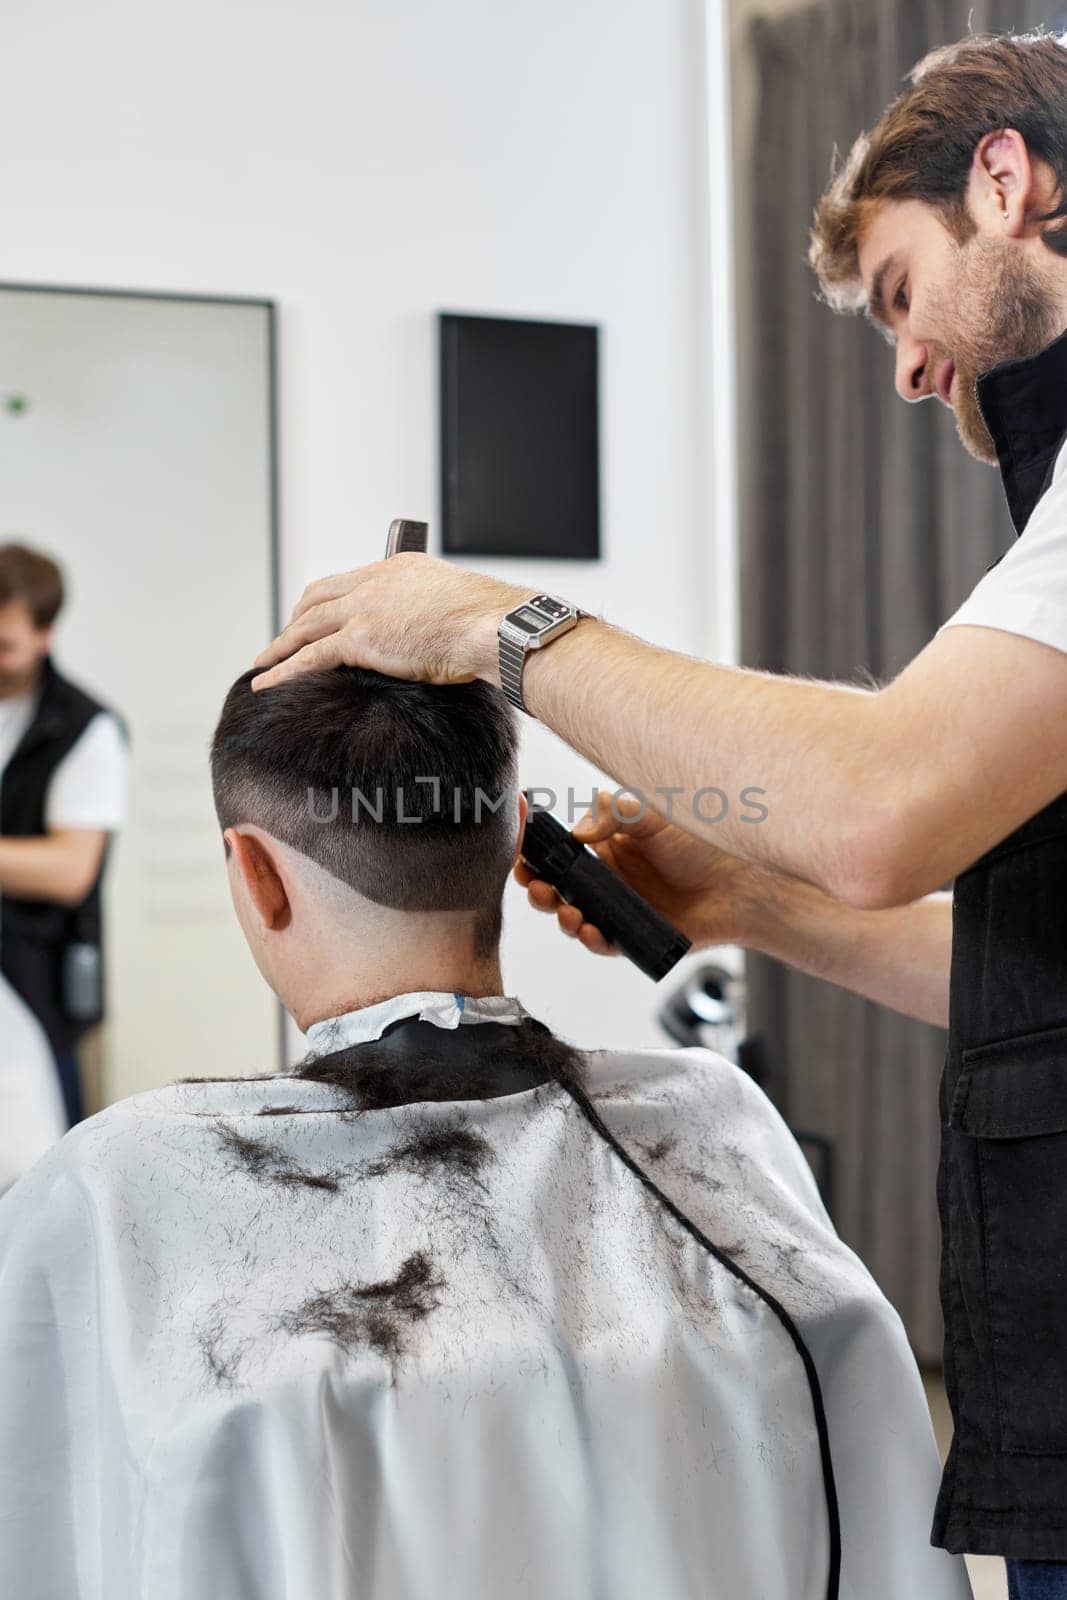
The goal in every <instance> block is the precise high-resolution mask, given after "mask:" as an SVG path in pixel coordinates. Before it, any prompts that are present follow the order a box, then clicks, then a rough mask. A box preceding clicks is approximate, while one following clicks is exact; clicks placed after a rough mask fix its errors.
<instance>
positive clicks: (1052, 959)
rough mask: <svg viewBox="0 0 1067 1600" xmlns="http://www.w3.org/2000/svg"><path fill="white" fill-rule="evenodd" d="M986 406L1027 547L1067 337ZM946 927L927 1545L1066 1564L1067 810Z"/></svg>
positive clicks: (995, 852) (1023, 845)
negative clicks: (938, 1434)
mask: <svg viewBox="0 0 1067 1600" xmlns="http://www.w3.org/2000/svg"><path fill="white" fill-rule="evenodd" d="M978 399H979V404H980V406H981V410H982V414H983V416H984V418H985V420H986V423H987V426H988V427H989V431H990V434H991V435H992V438H993V441H994V444H995V445H996V449H997V454H998V458H999V462H1000V467H1001V473H1002V476H1003V480H1004V488H1005V493H1006V495H1007V500H1008V506H1009V509H1010V511H1011V516H1012V521H1013V523H1014V525H1015V529H1016V532H1017V533H1021V532H1022V531H1023V529H1024V527H1025V526H1026V523H1027V522H1028V521H1029V518H1030V515H1031V513H1032V511H1033V509H1034V506H1035V505H1036V504H1037V501H1038V500H1039V499H1040V498H1041V496H1042V494H1043V493H1044V492H1045V490H1046V489H1047V487H1048V484H1049V481H1050V478H1051V475H1052V469H1053V466H1054V464H1055V460H1056V457H1057V455H1058V453H1059V450H1060V448H1061V446H1062V445H1063V443H1064V440H1065V437H1067V335H1063V336H1061V337H1060V338H1058V339H1057V340H1056V341H1055V342H1054V343H1053V344H1051V345H1049V346H1048V347H1047V348H1046V349H1045V350H1043V351H1042V352H1041V353H1040V354H1039V355H1037V356H1034V357H1032V358H1030V359H1028V360H1025V361H1015V362H1008V363H1005V364H1004V365H1003V366H1000V367H997V368H995V369H994V370H993V371H992V372H990V373H987V374H986V375H985V376H984V377H983V378H981V379H980V381H979V385H978ZM1063 531H1064V560H1065V562H1067V526H1065V527H1064V530H1063ZM952 916H953V931H952V968H951V980H950V1007H949V1042H948V1051H947V1055H946V1059H945V1069H944V1074H943V1077H942V1081H941V1097H940V1098H941V1118H942V1135H941V1164H940V1172H939V1176H938V1204H939V1209H940V1213H941V1228H942V1243H943V1254H942V1268H941V1303H942V1307H943V1310H944V1317H945V1383H946V1387H947V1390H948V1396H949V1402H950V1404H951V1407H952V1414H953V1417H954V1419H955V1425H956V1431H955V1438H954V1441H953V1445H952V1450H951V1453H950V1455H949V1459H948V1463H947V1465H946V1468H945V1476H944V1481H943V1484H942V1488H941V1493H940V1496H939V1498H938V1504H937V1512H936V1516H935V1521H934V1536H933V1537H934V1543H935V1544H939V1545H944V1546H945V1547H946V1548H947V1549H949V1550H951V1551H954V1552H962V1551H971V1552H976V1553H980V1554H990V1555H1005V1556H1009V1557H1017V1558H1021V1559H1027V1560H1038V1561H1040V1560H1044V1561H1055V1560H1062V1561H1067V794H1063V795H1060V796H1059V797H1058V798H1057V799H1056V800H1054V801H1053V802H1052V803H1051V804H1050V805H1048V806H1046V807H1045V809H1044V810H1043V811H1041V812H1039V813H1038V814H1037V815H1036V816H1034V817H1031V818H1030V820H1029V821H1028V822H1025V823H1024V824H1023V826H1022V827H1021V828H1017V829H1016V830H1015V832H1014V833H1012V834H1010V835H1009V836H1008V837H1007V838H1005V839H1002V840H1001V841H1000V843H999V844H997V845H995V846H994V848H993V849H992V850H989V851H987V853H986V854H985V855H984V856H982V857H981V859H980V860H978V861H976V862H975V863H974V865H973V866H971V867H969V868H968V869H967V871H965V872H962V873H961V874H960V875H959V877H958V878H957V879H956V882H955V887H954V893H953V910H952Z"/></svg>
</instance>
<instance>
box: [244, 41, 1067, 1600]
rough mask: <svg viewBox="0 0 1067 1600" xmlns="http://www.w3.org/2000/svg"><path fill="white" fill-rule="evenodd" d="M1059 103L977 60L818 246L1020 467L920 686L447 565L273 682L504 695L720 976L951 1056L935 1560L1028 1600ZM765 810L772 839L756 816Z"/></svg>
mask: <svg viewBox="0 0 1067 1600" xmlns="http://www.w3.org/2000/svg"><path fill="white" fill-rule="evenodd" d="M1065 104H1067V52H1065V51H1064V50H1063V48H1062V47H1061V46H1060V45H1059V44H1058V43H1057V42H1056V41H1055V40H1052V39H1045V40H1044V41H1040V42H1038V43H1037V44H1034V43H1033V41H1026V40H1014V39H1004V38H1002V39H999V40H994V41H992V42H990V41H986V40H981V39H979V40H975V41H972V42H971V43H970V44H965V45H964V46H961V47H960V51H959V52H958V55H955V56H952V57H944V58H943V59H941V60H940V61H935V62H934V63H933V64H932V65H930V66H929V67H928V69H927V70H926V71H925V72H924V74H923V75H922V77H921V78H917V80H916V82H915V84H914V86H913V87H912V88H911V89H908V90H905V92H904V94H903V95H902V97H901V99H900V100H899V101H898V102H896V103H895V104H894V106H892V107H890V109H889V111H888V112H887V113H886V114H885V116H884V117H883V119H882V121H881V122H880V123H879V125H878V127H876V129H875V130H874V132H873V133H872V135H871V136H870V144H869V146H868V147H867V148H866V151H864V150H863V149H860V150H859V151H858V153H857V154H856V155H855V156H854V158H852V159H850V161H849V162H848V163H846V165H845V167H844V169H843V171H842V174H841V175H840V177H839V178H838V179H837V180H836V181H835V183H834V185H833V187H832V188H831V190H830V191H828V193H827V195H826V196H825V197H824V200H823V202H822V205H821V207H820V211H819V213H818V216H817V222H816V230H815V235H814V246H813V261H814V264H815V266H816V268H817V270H818V272H819V276H820V280H821V283H822V287H823V290H824V293H825V294H826V295H827V297H828V298H829V299H831V301H832V302H833V303H835V304H837V305H838V306H840V307H842V308H846V307H847V308H849V309H856V308H857V307H863V308H865V309H866V310H867V312H868V314H869V315H870V316H871V317H872V318H874V319H875V320H876V321H877V322H879V324H880V325H881V326H882V327H883V328H884V330H885V331H886V333H887V335H888V337H889V339H890V341H891V343H892V344H893V345H894V346H895V350H896V386H897V389H898V391H899V392H900V394H901V395H902V397H903V398H905V399H907V400H921V399H926V398H929V397H933V396H936V397H937V398H939V399H940V400H941V401H942V402H943V403H944V404H946V405H948V406H950V407H951V408H952V410H953V411H954V413H955V417H956V422H957V427H958V430H959V433H960V436H961V439H962V441H963V443H964V445H965V446H966V447H967V448H968V449H969V450H970V451H971V453H972V454H974V455H976V456H978V457H979V458H980V459H983V460H986V461H988V462H990V463H991V464H997V465H999V467H1000V470H1001V472H1002V475H1003V481H1004V486H1005V490H1006V494H1007V499H1008V505H1009V508H1010V511H1011V515H1012V517H1013V519H1014V523H1015V527H1016V530H1017V532H1018V533H1019V534H1020V535H1021V537H1019V539H1018V540H1017V542H1016V544H1015V545H1014V546H1013V548H1012V549H1011V550H1010V551H1009V552H1008V554H1007V555H1006V556H1005V557H1004V558H1002V560H1001V561H1000V562H999V563H997V564H995V565H994V566H993V568H992V569H991V570H990V571H989V572H988V573H987V575H986V576H985V577H984V579H983V580H982V581H981V582H980V583H979V584H978V586H977V588H976V589H975V591H974V593H973V594H972V596H971V597H970V599H969V600H968V601H967V602H966V603H965V604H964V605H963V607H962V608H961V609H960V611H959V612H957V613H956V614H955V615H954V616H953V617H952V618H951V619H950V622H949V624H946V625H945V626H944V627H943V628H942V629H941V631H940V632H939V633H938V634H937V635H936V637H935V638H934V639H933V640H932V641H931V642H930V643H929V644H928V645H927V646H926V648H925V649H924V650H922V651H921V653H920V654H919V655H918V656H917V657H916V658H915V660H914V661H912V662H911V664H910V665H909V666H908V667H907V668H906V669H905V670H904V671H902V672H901V673H900V674H899V676H898V677H896V678H895V679H894V680H893V681H892V682H890V683H889V684H887V685H886V686H884V687H880V688H874V689H866V688H864V689H860V688H855V687H851V686H845V685H842V684H837V683H818V682H811V681H808V680H800V679H793V678H788V677H781V676H775V675H772V674H768V673H762V672H756V671H745V670H738V669H735V668H731V667H725V666H719V665H715V664H713V663H709V662H706V661H701V660H695V659H693V658H691V657H688V656H685V655H681V654H677V653H675V652H673V651H670V650H665V649H661V648H658V647H656V646H653V645H651V644H648V643H645V642H644V641H642V640H641V639H639V638H637V637H635V636H634V635H632V634H630V633H627V632H625V631H624V630H622V629H621V628H618V627H614V626H612V625H611V624H610V623H608V622H607V621H605V620H603V619H601V618H597V617H590V616H585V615H579V614H578V613H577V612H576V611H574V609H573V608H567V614H566V616H565V618H564V620H565V621H566V622H567V623H568V624H569V625H568V626H567V627H566V628H565V629H563V630H561V631H560V632H559V633H558V636H556V637H555V638H553V640H552V642H551V643H549V644H548V646H547V647H541V648H535V649H526V650H523V649H521V648H520V647H519V646H518V645H517V643H516V640H518V639H519V638H521V630H522V628H523V627H524V626H525V627H529V626H530V622H529V619H527V622H526V623H525V624H523V623H522V622H521V619H520V618H518V617H517V616H516V615H515V613H516V612H517V611H518V610H519V609H520V608H522V609H526V604H527V602H529V601H530V599H531V594H530V590H529V589H528V588H525V587H522V586H515V585H511V584H507V583H502V582H499V581H497V580H495V579H492V578H489V577H486V576H483V575H479V574H474V573H470V572H467V571H462V570H457V569H456V568H455V567H453V566H450V565H448V564H446V563H444V562H442V561H438V560H435V559H432V558H430V557H428V556H424V555H407V556H399V557H394V558H392V559H390V560H389V561H386V562H374V563H372V564H370V565H368V566H364V567H360V568H357V569H356V570H355V571H352V572H348V573H343V574H340V575H338V576H335V577H329V578H324V579H322V580H321V581H319V582H317V583H313V584H311V585H310V586H309V588H308V589H306V590H305V592H304V595H303V596H302V598H301V600H300V602H299V603H298V605H297V607H296V609H295V611H294V613H293V617H292V620H291V621H290V623H289V625H288V626H287V627H286V628H285V630H284V631H283V632H282V634H281V635H280V636H279V637H278V639H277V640H275V641H274V643H273V644H272V645H271V646H269V647H268V648H267V649H266V650H265V651H263V652H262V654H261V655H260V656H259V657H258V659H257V665H259V666H261V667H262V668H264V669H265V670H264V673H263V675H261V676H260V677H258V678H257V679H256V680H255V681H254V687H255V688H257V689H263V688H266V687H268V686H269V685H270V684H271V683H274V682H277V681H279V680H281V679H283V678H286V677H288V676H290V675H291V674H293V673H295V672H300V671H302V670H305V669H309V668H319V667H330V666H333V665H335V664H337V663H340V662H349V663H358V664H360V665H362V666H366V667H372V668H377V669H379V670H380V671H382V672H386V673H390V674H394V675H396V676H399V677H409V678H419V679H426V680H429V681H431V682H435V683H450V682H456V681H460V680H464V679H467V678H471V677H482V678H485V679H487V680H488V681H490V682H492V683H495V684H503V685H504V687H505V688H506V689H507V691H508V692H509V694H510V695H511V697H512V698H513V699H514V700H515V701H516V703H521V704H522V705H523V707H524V708H525V709H526V710H527V711H528V712H529V713H530V715H532V716H534V717H536V718H538V719H539V720H540V721H541V722H543V723H545V724H546V725H547V726H548V727H550V728H552V729H553V730H554V731H555V732H556V733H557V734H558V735H560V737H561V738H563V739H565V740H566V741H567V743H568V744H570V745H571V746H572V747H573V748H574V749H575V750H576V751H578V752H580V753H581V754H582V755H583V756H585V757H586V758H587V759H588V760H589V761H591V762H592V763H593V764H594V765H595V766H597V767H598V768H600V769H601V770H603V771H605V772H607V773H609V774H610V775H611V776H612V777H613V778H614V779H615V780H616V782H617V783H618V784H619V785H620V786H626V787H628V788H631V789H633V790H634V791H635V792H636V794H637V795H639V796H640V797H641V799H642V800H643V801H647V800H651V801H652V802H653V804H654V805H656V806H657V807H658V810H645V811H644V814H643V815H636V813H638V812H640V811H641V810H642V809H643V808H642V805H641V803H640V802H637V801H635V802H633V803H632V804H631V806H630V807H629V808H626V807H623V806H619V805H618V803H616V809H617V810H620V811H623V813H624V815H623V819H622V820H621V821H620V820H619V819H618V818H617V817H616V816H615V815H613V814H612V809H611V806H610V804H609V802H608V801H607V799H606V798H605V799H604V800H603V801H602V803H601V805H600V807H599V809H598V810H597V811H596V812H594V813H592V814H590V815H589V816H588V817H586V818H585V819H584V821H583V823H582V824H581V825H580V826H579V828H578V829H576V832H577V833H578V835H579V837H582V838H585V839H586V840H588V841H589V842H591V843H593V844H594V845H595V847H596V848H597V849H598V851H599V853H600V854H601V855H602V856H603V857H604V858H605V859H606V860H608V861H609V862H610V863H611V865H613V866H615V867H616V868H617V869H618V870H619V871H620V872H621V873H622V874H623V875H624V877H626V878H627V879H628V880H629V881H630V882H631V883H632V884H633V885H634V887H635V888H636V889H638V890H639V891H640V892H641V893H642V894H643V895H644V896H645V897H646V898H647V899H649V900H650V901H651V902H652V903H653V904H654V905H655V906H656V907H657V908H658V909H659V910H661V911H662V912H663V913H664V914H665V915H666V916H668V917H669V918H670V919H671V920H672V921H673V922H675V923H676V924H677V925H678V926H679V927H680V928H681V929H682V930H683V931H684V932H686V933H687V934H689V935H690V937H691V938H692V939H693V941H694V943H695V944H696V945H697V946H701V945H709V944H715V943H721V942H730V943H737V944H740V945H743V946H746V947H747V948H749V949H752V950H759V951H762V952H765V953H766V954H769V955H771V956H774V957H778V958H779V959H781V960H783V961H785V962H788V963H790V964H792V965H793V966H795V967H797V968H799V969H801V970H803V971H805V972H808V973H812V974H814V975H816V976H818V977H821V978H825V979H829V980H831V981H832V982H834V983H837V984H840V985H843V986H845V987H847V988H849V989H851V990H854V991H855V992H856V993H858V994H861V995H865V996H867V997H868V998H870V999H872V1000H876V1001H880V1002H882V1003H884V1004H886V1005H888V1006H891V1007H893V1008H895V1009H896V1010H898V1011H901V1012H904V1013H905V1014H907V1015H909V1016H913V1017H918V1018H920V1019H922V1020H925V1021H927V1022H931V1023H935V1024H938V1025H940V1026H942V1027H944V1026H948V1027H949V1030H950V1031H949V1045H948V1053H947V1057H946V1065H945V1072H944V1077H943V1082H942V1093H941V1102H942V1114H943V1122H944V1133H943V1145H942V1164H941V1177H940V1182H939V1195H940V1201H941V1214H942V1225H943V1233H944V1246H945V1256H944V1268H943V1274H942V1300H943V1306H944V1311H945V1319H946V1328H947V1337H946V1357H945V1370H946V1382H947V1386H948V1391H949V1396H950V1400H951V1402H952V1405H953V1413H954V1417H955V1423H956V1433H955V1441H954V1444H953V1449H952V1454H951V1456H950V1459H949V1462H948V1465H947V1468H946V1475H945V1480H944V1484H943V1487H942V1492H941V1496H940V1499H939V1503H938V1506H937V1511H936V1517H935V1526H934V1542H935V1543H939V1544H944V1545H945V1546H947V1548H948V1549H950V1550H953V1551H977V1552H985V1553H993V1554H996V1553H999V1554H1003V1555H1005V1556H1006V1557H1008V1558H1010V1560H1009V1566H1010V1575H1011V1583H1012V1593H1013V1595H1017V1596H1024V1595H1025V1596H1035V1597H1036V1596H1038V1595H1042V1596H1044V1595H1056V1596H1067V1565H1063V1564H1062V1563H1065V1562H1067V449H1065V439H1067V338H1065V337H1063V335H1064V330H1065V329H1067V252H1065V250H1064V246H1063V244H1062V242H1061V241H1062V240H1063V239H1064V238H1065V237H1067V235H1065V234H1064V233H1063V232H1056V233H1055V234H1053V233H1052V232H1051V230H1052V229H1055V228H1059V229H1062V227H1063V221H1062V212H1061V213H1057V212H1056V208H1057V206H1058V205H1059V204H1060V203H1061V202H1062V201H1063V200H1064V198H1065V196H1067V118H1065V116H1064V112H1063V106H1064V105H1065ZM1020 126H1022V127H1025V128H1027V129H1030V130H1032V132H1031V138H1030V139H1029V140H1028V139H1027V137H1025V136H1024V135H1023V134H1022V133H1020V132H1019V131H1018V129H1019V127H1020ZM946 127H951V128H952V131H953V138H952V139H951V140H948V139H946V136H945V129H946ZM1049 152H1052V156H1054V157H1055V159H1052V156H1049V159H1045V156H1046V155H1048V154H1049ZM953 162H955V166H953V165H952V163H953ZM1056 162H1058V163H1059V165H1057V164H1056ZM1053 213H1056V215H1057V217H1058V219H1059V220H1053V221H1051V222H1050V220H1049V218H1050V216H1051V215H1052V214H1053ZM1050 246H1051V247H1050ZM860 536H862V535H861V530H857V537H860ZM535 609H537V608H536V607H535ZM540 609H546V608H545V607H541V608H540ZM509 613H510V614H511V618H510V620H504V619H505V618H507V616H508V614H509ZM546 635H547V629H546ZM711 786H714V788H715V789H717V790H719V791H721V793H722V795H723V796H724V797H725V798H726V801H727V806H726V808H725V810H724V808H723V806H722V804H721V802H719V803H717V804H716V803H715V802H714V801H713V800H709V798H708V791H709V788H710V787H711ZM753 786H758V788H759V789H760V790H762V791H763V793H762V796H761V800H762V806H763V807H764V808H765V811H766V815H765V816H762V817H759V818H758V819H757V820H753V814H752V810H751V808H746V807H745V806H744V805H743V804H741V803H740V801H741V796H742V791H743V790H746V789H750V788H751V787H753ZM666 789H669V790H670V791H671V792H670V795H669V810H668V800H667V799H665V798H664V797H663V792H664V790H666ZM627 813H629V814H630V815H628V814H627ZM521 881H525V882H526V883H527V884H528V888H529V894H530V898H531V900H532V901H533V903H534V904H535V905H538V906H540V907H543V908H546V909H554V910H555V911H556V912H557V914H558V917H559V921H560V925H561V927H562V928H563V929H564V931H565V932H566V933H568V934H570V935H571V936H572V937H575V938H577V939H579V940H581V942H582V943H584V944H585V945H586V946H587V947H588V948H590V949H591V950H599V951H605V950H606V949H607V947H606V946H605V944H604V941H603V939H602V938H601V936H600V934H599V933H598V931H597V930H596V929H595V928H593V927H591V926H588V925H586V924H583V922H582V919H581V915H580V913H579V912H578V911H577V910H576V909H575V908H573V907H564V906H560V905H557V903H556V902H555V900H554V896H553V895H552V892H551V891H550V890H549V889H548V887H547V885H543V884H538V883H536V882H533V883H531V882H530V881H529V875H528V874H524V875H521ZM950 882H953V884H954V886H953V890H952V892H943V891H944V886H945V885H947V884H949V883H950Z"/></svg>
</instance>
